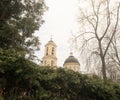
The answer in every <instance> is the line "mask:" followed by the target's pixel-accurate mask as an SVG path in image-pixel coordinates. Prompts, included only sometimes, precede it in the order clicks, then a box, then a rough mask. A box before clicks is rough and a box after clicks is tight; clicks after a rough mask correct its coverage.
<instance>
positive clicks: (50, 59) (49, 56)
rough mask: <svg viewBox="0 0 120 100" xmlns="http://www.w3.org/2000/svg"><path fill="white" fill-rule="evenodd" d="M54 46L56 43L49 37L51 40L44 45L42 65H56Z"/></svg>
mask: <svg viewBox="0 0 120 100" xmlns="http://www.w3.org/2000/svg"><path fill="white" fill-rule="evenodd" d="M56 47H57V46H56V44H55V43H54V42H53V40H52V38H51V40H50V41H48V43H47V44H46V45H45V49H44V57H43V58H42V66H48V67H57V57H56Z"/></svg>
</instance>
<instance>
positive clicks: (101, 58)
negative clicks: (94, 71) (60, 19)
mask: <svg viewBox="0 0 120 100" xmlns="http://www.w3.org/2000/svg"><path fill="white" fill-rule="evenodd" d="M85 2H89V7H87V10H85V9H86V8H85V9H84V8H82V7H81V8H80V16H79V25H81V27H80V33H79V35H77V36H75V40H76V41H77V42H78V41H79V40H80V41H81V40H82V43H81V47H80V49H82V52H83V51H84V52H85V49H87V52H86V54H87V53H88V54H90V56H89V57H90V58H91V57H93V58H94V60H95V62H94V63H98V64H101V71H102V77H103V79H106V78H107V75H106V65H107V63H106V57H107V53H108V51H109V49H110V46H111V45H112V41H113V38H114V36H115V34H116V33H117V32H118V30H119V28H118V26H119V24H120V23H119V9H120V3H117V4H116V3H114V4H113V1H112V0H111V1H110V0H85ZM108 37H109V40H107V38H108ZM92 55H94V56H92ZM89 57H88V58H89ZM95 57H96V58H95ZM92 63H93V62H92Z"/></svg>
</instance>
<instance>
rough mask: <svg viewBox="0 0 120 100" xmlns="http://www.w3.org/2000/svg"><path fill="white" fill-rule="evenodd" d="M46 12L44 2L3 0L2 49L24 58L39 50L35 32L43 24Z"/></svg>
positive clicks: (0, 20)
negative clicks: (17, 53) (43, 16)
mask: <svg viewBox="0 0 120 100" xmlns="http://www.w3.org/2000/svg"><path fill="white" fill-rule="evenodd" d="M45 10H46V6H45V3H44V0H1V1H0V48H2V49H4V50H8V49H11V50H13V51H14V52H19V53H20V55H23V56H25V55H26V54H28V55H29V56H30V55H31V54H33V50H37V49H39V39H38V37H36V36H34V32H35V30H38V29H39V27H40V26H41V24H43V22H44V21H43V20H42V15H43V13H44V11H45Z"/></svg>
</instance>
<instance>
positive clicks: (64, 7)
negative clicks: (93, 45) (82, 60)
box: [36, 0, 78, 66]
mask: <svg viewBox="0 0 120 100" xmlns="http://www.w3.org/2000/svg"><path fill="white" fill-rule="evenodd" d="M45 2H46V5H47V6H48V8H49V9H48V11H47V12H46V13H45V14H44V20H45V23H44V24H43V25H42V27H41V28H40V30H39V31H37V32H36V34H37V35H38V36H39V37H40V40H41V43H42V44H41V46H40V49H41V50H40V51H39V52H37V53H36V55H37V56H38V57H39V59H41V58H42V57H43V54H44V45H45V44H46V43H47V42H48V41H49V40H50V37H51V35H52V36H53V41H54V42H55V43H56V44H57V58H58V66H63V63H64V60H65V59H66V58H67V57H68V56H69V53H70V49H71V48H70V38H71V37H72V32H73V33H74V32H76V31H77V25H76V19H77V11H78V7H77V4H78V3H77V2H78V0H45ZM73 54H74V55H75V56H76V57H77V55H76V54H75V53H73Z"/></svg>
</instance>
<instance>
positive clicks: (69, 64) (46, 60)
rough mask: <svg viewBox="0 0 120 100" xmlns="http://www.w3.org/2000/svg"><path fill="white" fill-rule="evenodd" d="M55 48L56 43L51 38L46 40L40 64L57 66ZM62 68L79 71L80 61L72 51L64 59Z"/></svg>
mask: <svg viewBox="0 0 120 100" xmlns="http://www.w3.org/2000/svg"><path fill="white" fill-rule="evenodd" d="M56 49H57V45H56V44H55V43H54V41H53V40H52V38H51V40H50V41H48V43H47V44H46V45H45V48H44V56H43V58H42V62H41V66H46V67H54V68H57V66H58V65H57V56H56V52H57V50H56ZM63 68H65V69H70V70H73V71H76V72H80V63H79V61H78V60H77V59H76V58H75V57H74V56H73V53H72V52H71V53H70V55H69V57H68V58H67V59H65V61H64V64H63Z"/></svg>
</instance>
